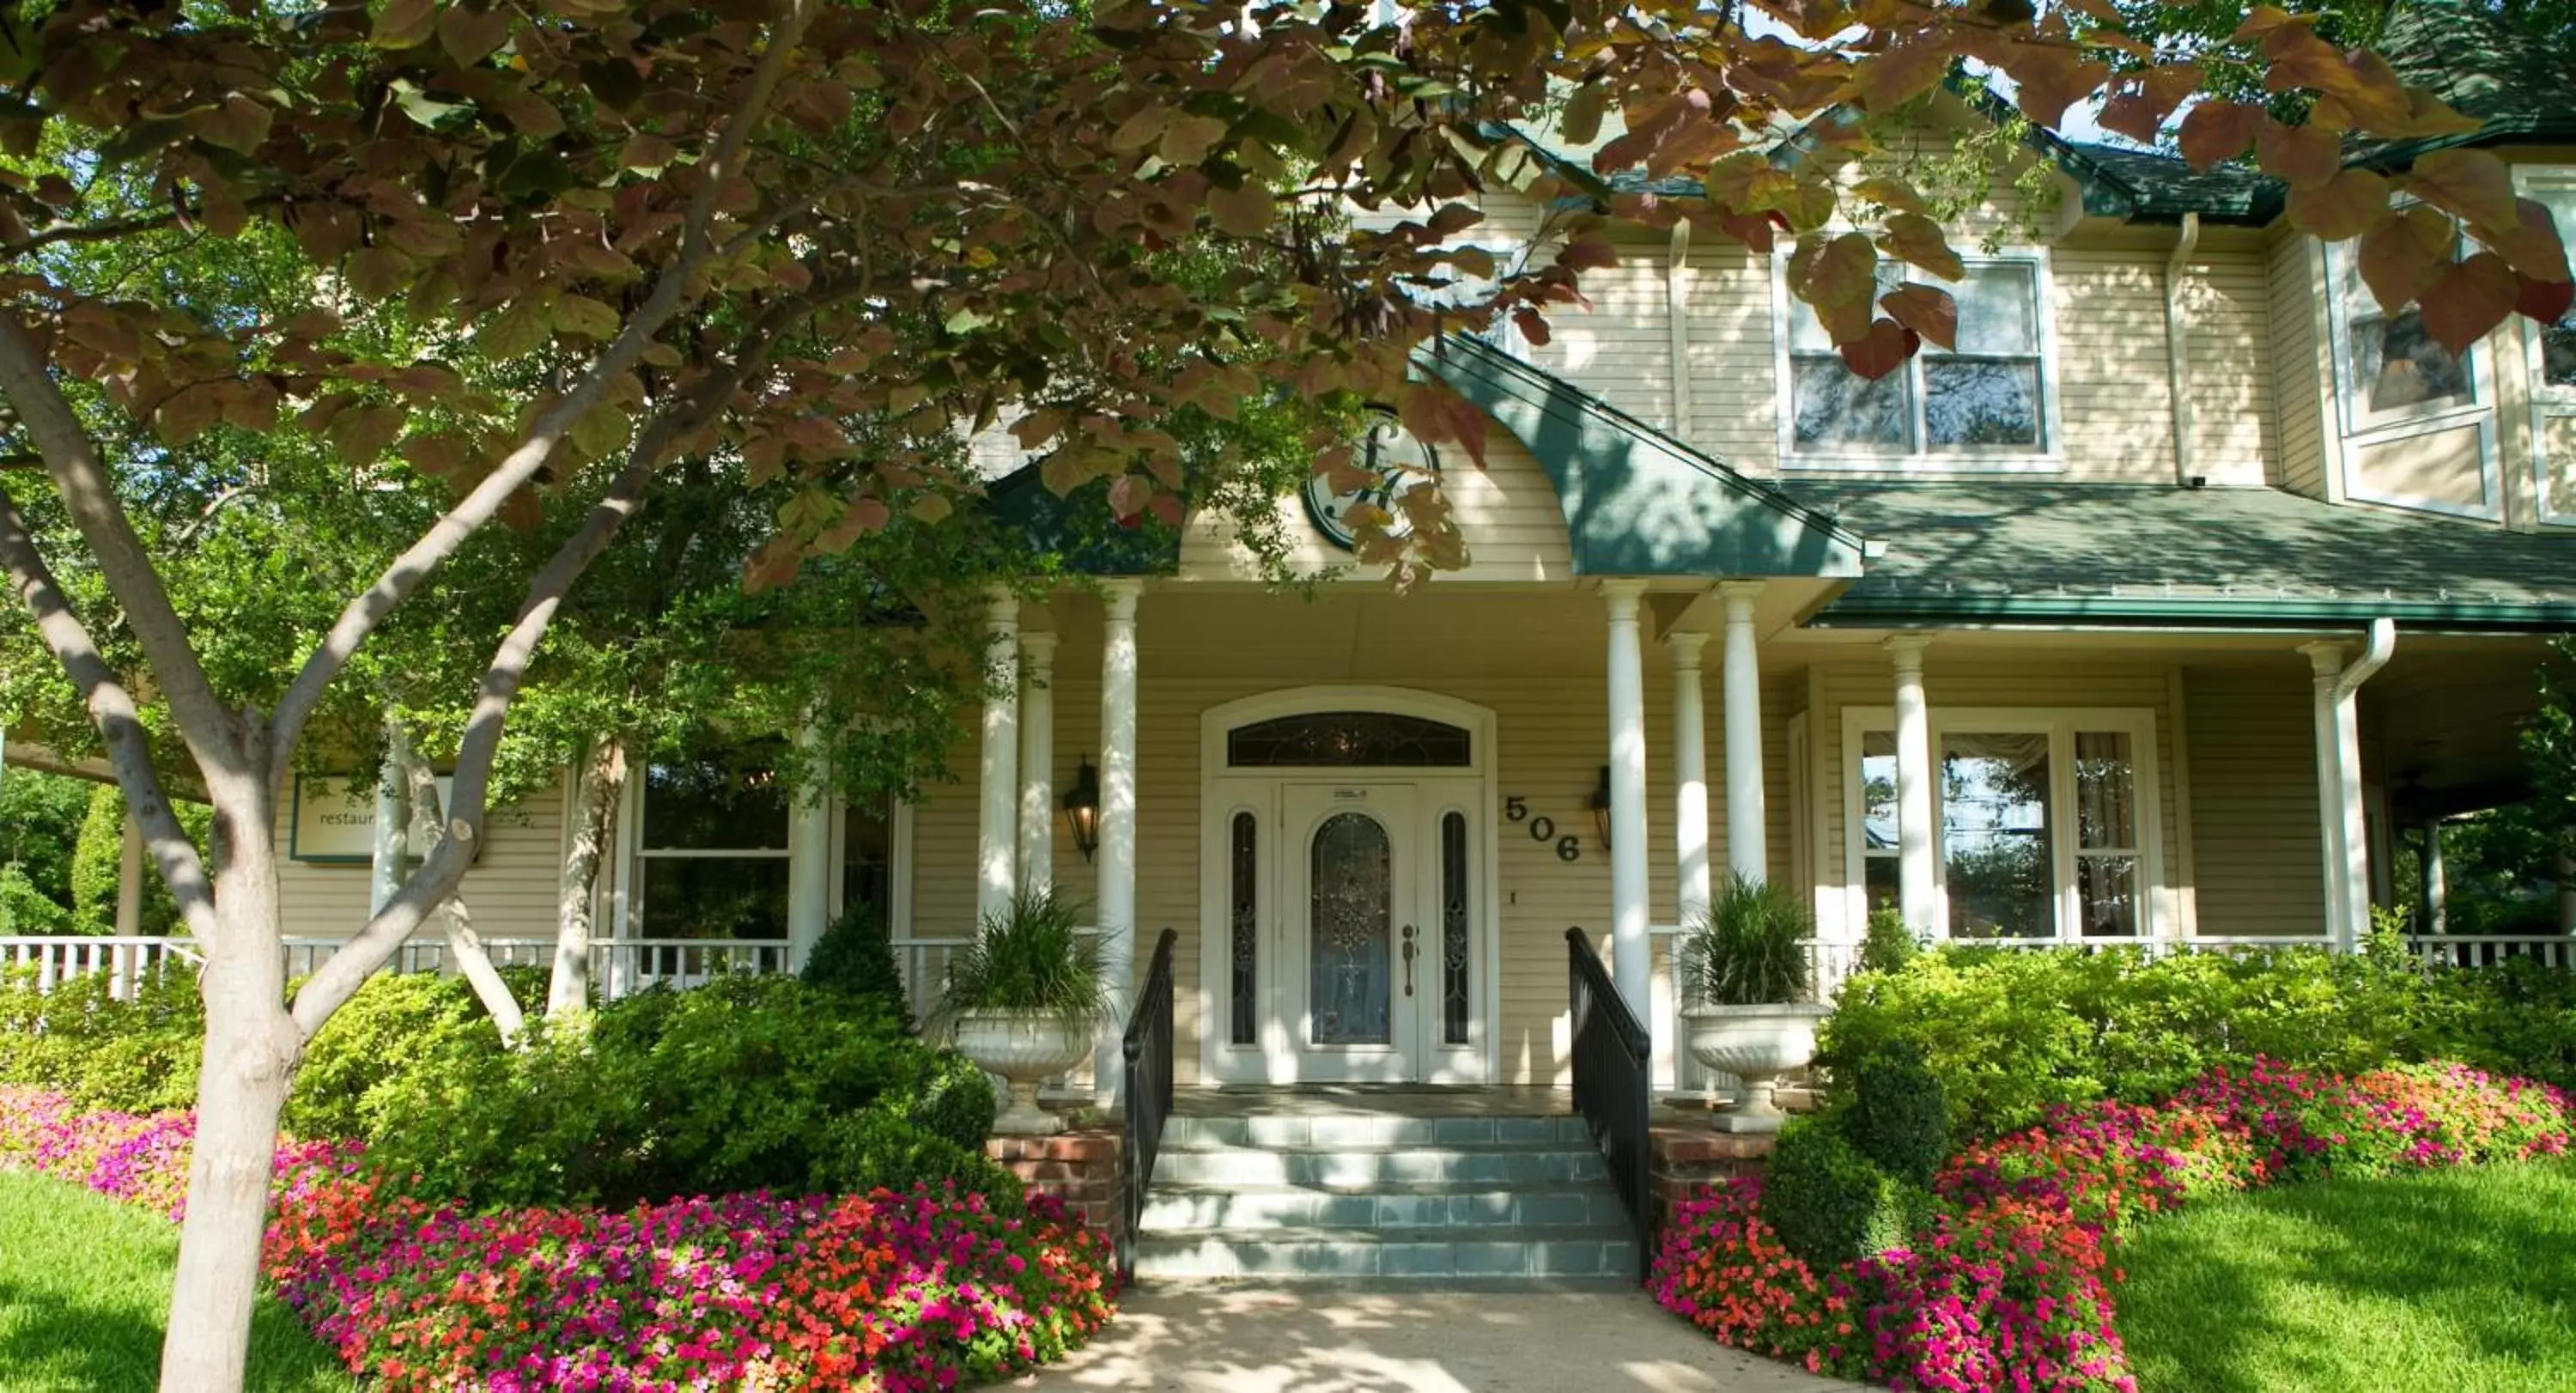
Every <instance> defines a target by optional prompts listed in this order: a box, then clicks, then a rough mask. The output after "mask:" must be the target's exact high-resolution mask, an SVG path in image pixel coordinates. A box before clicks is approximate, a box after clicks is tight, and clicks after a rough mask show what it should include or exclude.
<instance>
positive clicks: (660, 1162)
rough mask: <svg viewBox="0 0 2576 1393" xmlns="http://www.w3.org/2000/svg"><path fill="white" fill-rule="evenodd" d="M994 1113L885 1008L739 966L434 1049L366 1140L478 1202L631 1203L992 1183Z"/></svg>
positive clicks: (379, 1111) (958, 1069)
mask: <svg viewBox="0 0 2576 1393" xmlns="http://www.w3.org/2000/svg"><path fill="white" fill-rule="evenodd" d="M868 1117H874V1118H875V1119H876V1121H874V1122H863V1121H862V1119H864V1118H868ZM992 1119H993V1094H992V1089H991V1086H990V1085H989V1084H988V1083H986V1082H985V1080H984V1079H983V1077H982V1075H981V1074H979V1073H976V1072H975V1071H974V1070H973V1068H972V1067H971V1066H968V1065H966V1064H965V1063H964V1061H963V1060H961V1059H958V1058H957V1057H956V1056H954V1055H953V1054H949V1053H947V1052H943V1051H936V1050H933V1049H931V1048H929V1047H928V1046H926V1045H924V1044H922V1043H921V1042H920V1041H918V1040H916V1039H913V1038H911V1037H909V1036H907V1035H906V1034H905V1033H904V1030H903V1025H902V1022H901V1021H900V1020H898V1019H897V1018H896V1017H895V1016H894V1015H893V1014H892V1013H891V1012H890V1011H888V1010H886V1009H884V1008H883V1007H882V1005H881V1004H877V1003H871V1002H866V1001H862V1000H860V999H857V998H852V997H849V996H846V995H844V994H842V993H840V992H837V991H830V990H826V989H823V988H818V987H815V986H812V985H809V984H807V983H805V982H803V981H800V980H798V979H796V978H792V977H728V978H720V979H718V980H717V981H715V982H712V983H710V984H708V985H707V986H704V987H701V988H698V989H696V990H694V991H688V992H669V991H652V992H645V993H641V994H639V995H637V996H634V997H629V998H627V999H625V1000H622V1001H617V1002H613V1003H611V1004H609V1005H608V1006H606V1007H604V1008H602V1009H600V1010H599V1011H597V1012H595V1013H587V1014H584V1015H580V1016H576V1017H574V1018H573V1019H571V1020H569V1021H564V1022H556V1021H538V1022H533V1023H532V1024H531V1026H530V1029H529V1035H528V1039H527V1040H526V1042H525V1044H524V1045H523V1047H522V1048H520V1049H518V1050H515V1051H509V1052H506V1053H505V1052H493V1053H492V1054H490V1055H485V1054H483V1053H481V1052H478V1051H472V1050H465V1051H451V1052H448V1053H445V1054H442V1055H432V1056H430V1057H427V1058H424V1059H422V1060H421V1061H419V1063H418V1064H417V1065H416V1066H415V1067H412V1068H409V1069H406V1070H403V1071H401V1072H400V1073H399V1074H397V1075H396V1076H394V1078H393V1079H392V1080H391V1081H390V1082H389V1083H388V1085H387V1086H386V1091H385V1093H384V1094H383V1095H382V1098H381V1102H380V1103H379V1104H377V1105H376V1106H375V1107H374V1109H373V1111H372V1114H371V1116H370V1124H371V1125H370V1127H369V1130H368V1133H367V1138H366V1139H367V1142H368V1158H369V1162H370V1164H374V1165H380V1166H383V1167H386V1168H387V1169H389V1170H391V1171H392V1172H394V1173H396V1174H417V1175H419V1176H421V1177H422V1178H423V1179H424V1180H425V1181H426V1182H427V1183H428V1185H429V1186H430V1187H431V1190H432V1191H433V1192H434V1193H441V1194H452V1195H455V1196H458V1197H459V1198H461V1199H462V1200H464V1201H465V1202H466V1203H468V1204H470V1205H478V1206H479V1205H492V1204H564V1203H577V1204H605V1205H611V1206H619V1205H626V1204H632V1203H636V1202H639V1201H651V1200H662V1199H667V1198H670V1197H672V1196H675V1195H686V1194H700V1193H723V1192H733V1191H746V1190H762V1189H766V1190H773V1191H784V1192H791V1193H792V1192H806V1191H816V1190H866V1189H871V1188H874V1186H875V1185H877V1184H880V1183H908V1182H909V1181H910V1180H911V1179H921V1178H932V1179H937V1178H955V1179H958V1180H960V1181H961V1182H963V1183H967V1184H971V1185H975V1186H978V1187H979V1188H980V1187H983V1186H985V1185H987V1184H989V1183H990V1182H991V1181H992V1179H993V1174H994V1173H993V1172H989V1171H987V1170H986V1169H985V1168H983V1167H981V1166H977V1165H971V1164H969V1162H968V1160H967V1159H964V1158H968V1157H972V1158H974V1159H975V1160H977V1161H980V1160H981V1153H980V1150H979V1148H980V1147H981V1146H982V1144H983V1140H984V1134H985V1132H986V1131H987V1130H988V1129H989V1128H990V1127H991V1125H992ZM861 1127H865V1128H870V1129H874V1130H871V1131H869V1132H868V1134H867V1141H866V1144H865V1145H861V1144H860V1143H859V1142H858V1141H854V1140H853V1138H854V1137H855V1136H857V1135H858V1134H857V1133H855V1132H853V1130H852V1129H853V1128H861ZM871 1158H873V1161H872V1159H871ZM872 1163H881V1164H883V1165H884V1166H886V1167H887V1168H888V1169H887V1170H886V1171H885V1172H884V1173H882V1174H880V1173H878V1172H875V1171H871V1170H869V1169H868V1166H869V1165H870V1164H872ZM934 1170H935V1171H936V1172H937V1173H936V1174H935V1175H933V1174H931V1173H930V1172H931V1171H934ZM898 1172H899V1174H898ZM1011 1193H1016V1189H1014V1190H1012V1191H1011Z"/></svg>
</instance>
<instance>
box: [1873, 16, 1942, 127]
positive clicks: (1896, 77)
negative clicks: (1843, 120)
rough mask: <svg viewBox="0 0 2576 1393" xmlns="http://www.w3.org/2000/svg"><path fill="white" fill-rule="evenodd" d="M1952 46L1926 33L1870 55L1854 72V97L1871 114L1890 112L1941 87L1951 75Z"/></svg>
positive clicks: (1909, 37)
mask: <svg viewBox="0 0 2576 1393" xmlns="http://www.w3.org/2000/svg"><path fill="white" fill-rule="evenodd" d="M1950 53H1951V50H1950V46H1949V45H1948V44H1947V43H1945V42H1944V41H1943V39H1942V37H1941V35H1940V34H1939V33H1938V32H1937V31H1932V30H1925V31H1922V32H1918V33H1915V34H1913V35H1910V36H1908V37H1907V38H1906V39H1905V40H1904V41H1902V42H1900V43H1897V44H1895V45H1893V46H1891V47H1889V48H1885V49H1882V50H1880V51H1879V52H1877V53H1873V54H1871V55H1870V56H1869V57H1867V58H1865V59H1863V60H1861V64H1860V66H1859V67H1857V68H1855V69H1853V70H1852V78H1851V93H1852V95H1853V97H1855V98H1856V99H1858V100H1859V102H1860V104H1861V105H1862V106H1864V107H1866V108H1868V109H1869V110H1871V111H1888V110H1891V109H1893V108H1895V107H1899V106H1903V105H1904V104H1905V103H1907V102H1910V101H1912V100H1914V99H1915V98H1916V97H1919V96H1922V95H1923V94H1924V93H1926V92H1929V91H1931V90H1932V89H1933V88H1934V87H1936V86H1938V85H1940V82H1941V78H1942V76H1943V75H1944V74H1946V73H1948V72H1949V71H1950Z"/></svg>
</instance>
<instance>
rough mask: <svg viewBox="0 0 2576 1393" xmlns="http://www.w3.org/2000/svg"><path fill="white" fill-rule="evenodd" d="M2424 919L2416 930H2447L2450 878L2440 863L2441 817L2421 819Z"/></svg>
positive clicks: (2449, 921) (2440, 931)
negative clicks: (2422, 828)
mask: <svg viewBox="0 0 2576 1393" xmlns="http://www.w3.org/2000/svg"><path fill="white" fill-rule="evenodd" d="M2423 872H2424V874H2423V882H2424V922H2423V923H2422V924H2420V925H2418V926H2416V931H2417V932H2418V933H2428V934H2445V933H2449V932H2450V931H2451V877H2450V873H2449V872H2448V870H2447V869H2446V868H2445V867H2444V866H2443V864H2442V820H2441V819H2440V818H2438V817H2428V818H2426V819H2424V864H2423Z"/></svg>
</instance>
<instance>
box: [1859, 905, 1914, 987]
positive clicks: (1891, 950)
mask: <svg viewBox="0 0 2576 1393" xmlns="http://www.w3.org/2000/svg"><path fill="white" fill-rule="evenodd" d="M1922 953H1923V945H1922V944H1920V943H1918V942H1916V941H1915V938H1914V931H1913V930H1912V929H1909V928H1907V927H1906V926H1905V911H1903V910H1901V909H1898V908H1897V907H1896V906H1894V905H1892V904H1883V905H1880V906H1879V907H1878V908H1876V909H1873V910H1871V911H1870V912H1869V919H1868V922H1867V923H1866V925H1865V926H1864V927H1863V928H1862V930H1861V939H1860V953H1859V954H1858V956H1856V957H1855V958H1854V959H1853V960H1852V967H1853V969H1854V970H1855V971H1859V972H1901V971H1903V970H1904V969H1905V965H1906V964H1907V963H1910V962H1912V961H1914V960H1915V959H1916V958H1918V957H1920V956H1922Z"/></svg>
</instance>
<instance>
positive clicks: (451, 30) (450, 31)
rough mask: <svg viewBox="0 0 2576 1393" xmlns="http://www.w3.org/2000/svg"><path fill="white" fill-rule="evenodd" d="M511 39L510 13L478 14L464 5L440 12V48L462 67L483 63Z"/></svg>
mask: <svg viewBox="0 0 2576 1393" xmlns="http://www.w3.org/2000/svg"><path fill="white" fill-rule="evenodd" d="M509 37H510V12H509V11H508V10H505V9H491V10H485V11H482V12H480V13H477V12H475V11H473V10H469V9H466V8H465V7H464V6H462V5H451V6H449V7H448V8H446V9H444V10H441V11H439V15H438V46H439V47H441V48H443V49H446V50H447V56H448V57H450V58H453V59H455V60H456V61H457V62H458V63H459V64H463V65H466V66H471V65H473V64H476V63H479V62H482V61H483V59H484V58H485V57H486V56H487V55H489V54H490V53H491V52H492V51H493V50H494V49H497V48H499V47H500V46H501V45H502V44H503V43H505V42H507V41H508V40H509Z"/></svg>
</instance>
